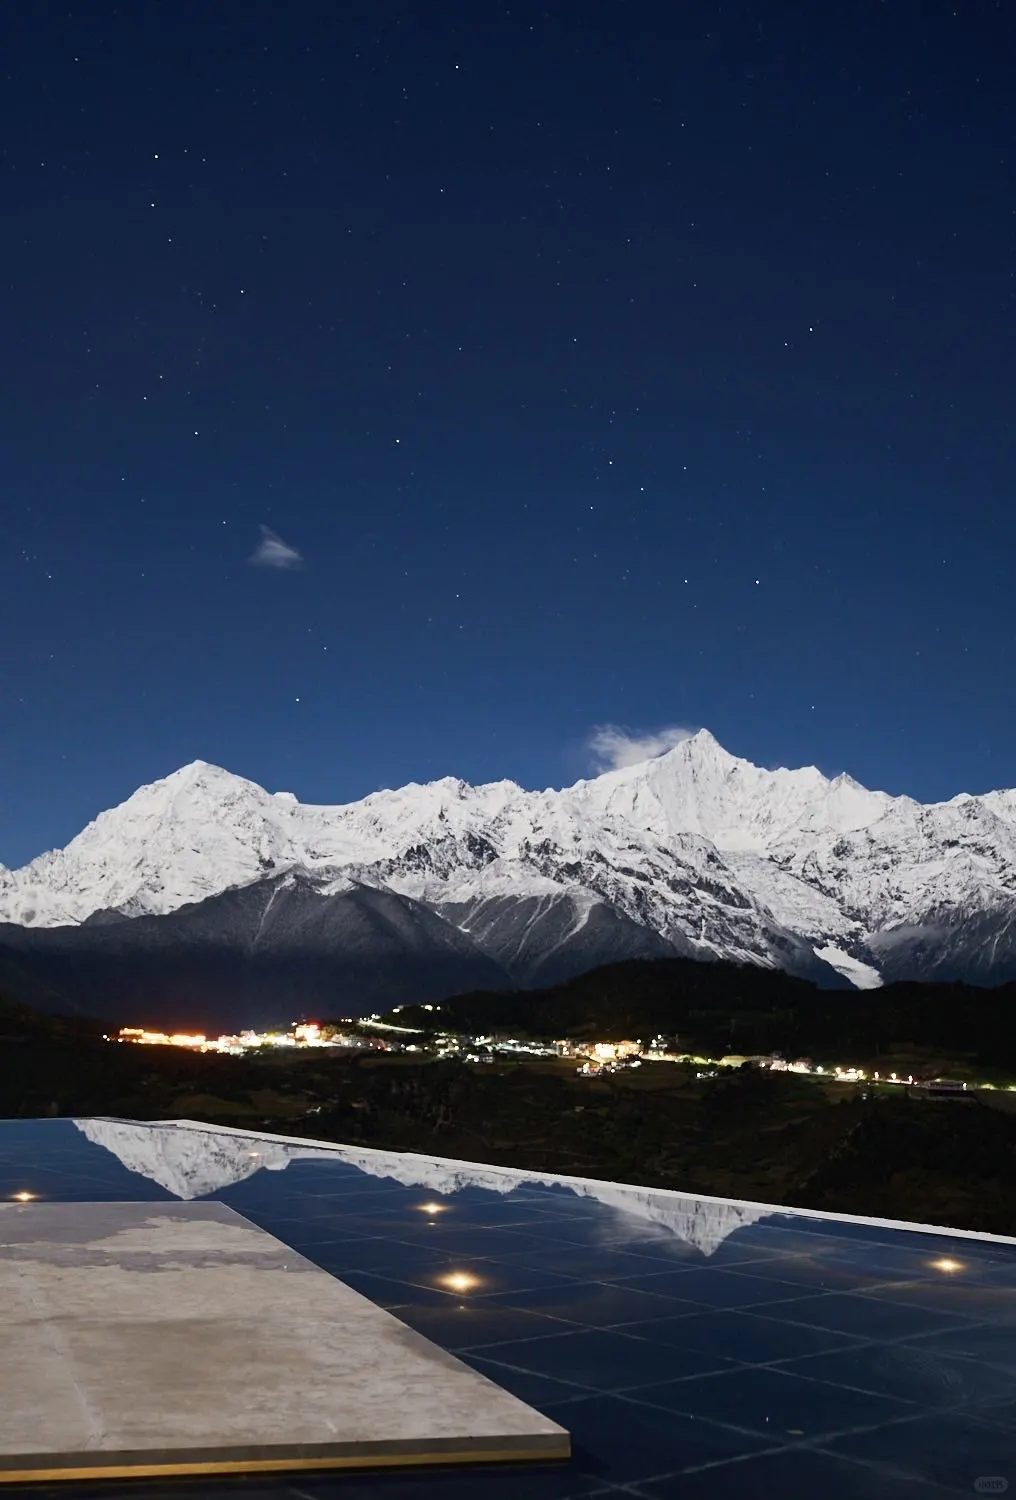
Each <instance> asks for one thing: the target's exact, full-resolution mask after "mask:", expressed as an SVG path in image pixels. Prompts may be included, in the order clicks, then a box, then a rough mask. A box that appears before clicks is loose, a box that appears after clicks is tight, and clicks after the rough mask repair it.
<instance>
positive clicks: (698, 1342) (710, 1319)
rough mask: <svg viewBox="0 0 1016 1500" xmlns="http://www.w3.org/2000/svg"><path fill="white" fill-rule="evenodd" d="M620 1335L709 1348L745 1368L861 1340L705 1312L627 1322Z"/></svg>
mask: <svg viewBox="0 0 1016 1500" xmlns="http://www.w3.org/2000/svg"><path fill="white" fill-rule="evenodd" d="M618 1332H622V1333H629V1334H633V1335H635V1336H637V1337H639V1338H643V1339H647V1340H649V1341H651V1342H654V1343H661V1344H677V1345H678V1346H679V1347H682V1348H686V1349H707V1350H709V1351H711V1352H712V1353H715V1354H721V1355H723V1357H724V1358H725V1359H733V1360H738V1361H740V1362H741V1363H743V1364H751V1365H754V1364H768V1363H770V1362H772V1361H775V1360H784V1359H798V1358H800V1357H801V1355H804V1354H818V1353H819V1352H820V1351H823V1350H826V1349H839V1348H843V1347H845V1346H847V1345H849V1344H851V1343H856V1342H858V1341H857V1340H855V1339H851V1338H850V1337H849V1336H848V1335H847V1334H843V1333H838V1332H836V1331H834V1330H833V1329H829V1328H811V1327H806V1326H804V1325H802V1324H794V1323H785V1322H781V1321H780V1320H779V1319H777V1318H770V1317H762V1316H760V1315H758V1314H756V1313H749V1312H740V1311H738V1312H731V1311H729V1310H728V1311H724V1312H703V1313H695V1314H694V1315H693V1316H691V1317H682V1318H664V1319H662V1320H661V1321H660V1322H658V1323H653V1322H650V1323H626V1324H624V1325H623V1326H622V1327H621V1328H620V1329H618Z"/></svg>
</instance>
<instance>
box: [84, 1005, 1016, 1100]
mask: <svg viewBox="0 0 1016 1500" xmlns="http://www.w3.org/2000/svg"><path fill="white" fill-rule="evenodd" d="M424 1009H428V1010H429V1009H431V1007H429V1006H425V1007H424ZM343 1025H346V1026H348V1028H349V1029H345V1030H344V1029H342V1027H343ZM410 1038H416V1040H410ZM105 1040H106V1041H109V1042H118V1043H133V1044H135V1045H138V1046H155V1047H183V1048H186V1049H188V1050H190V1051H193V1052H218V1053H224V1054H227V1055H229V1056H234V1057H239V1056H243V1055H245V1054H247V1053H251V1052H258V1051H263V1050H265V1049H272V1048H289V1049H300V1048H319V1047H327V1048H346V1049H353V1050H360V1051H378V1052H396V1053H398V1052H403V1053H412V1054H417V1055H419V1056H420V1058H421V1060H422V1059H423V1058H424V1057H430V1058H432V1059H436V1060H438V1061H440V1060H443V1059H447V1060H452V1059H454V1060H456V1061H460V1062H466V1063H475V1064H483V1063H488V1064H492V1063H494V1062H495V1060H501V1061H502V1062H504V1061H513V1060H514V1061H517V1062H523V1061H525V1060H526V1059H527V1058H533V1059H535V1058H557V1059H569V1058H570V1059H573V1060H574V1061H575V1063H576V1072H577V1073H579V1074H580V1075H582V1076H583V1077H588V1078H593V1077H597V1076H600V1075H609V1074H612V1073H617V1072H620V1071H622V1070H629V1069H633V1068H638V1067H641V1066H642V1065H643V1063H682V1064H684V1065H685V1066H691V1067H694V1068H695V1070H696V1077H698V1078H712V1077H716V1076H717V1075H718V1073H719V1070H720V1069H738V1068H755V1069H758V1070H761V1071H769V1072H772V1073H781V1072H782V1073H796V1074H801V1075H804V1076H809V1077H814V1078H816V1079H821V1080H822V1081H824V1082H826V1083H853V1084H869V1085H879V1086H888V1087H894V1086H895V1087H905V1088H915V1089H921V1090H926V1091H928V1092H931V1093H941V1094H947V1095H948V1094H966V1093H973V1092H976V1091H977V1090H979V1089H990V1090H998V1089H1003V1090H1007V1091H1008V1092H1011V1093H1016V1082H1013V1083H1008V1084H1000V1083H997V1082H988V1081H978V1080H972V1079H971V1080H959V1079H950V1078H920V1077H916V1076H915V1075H914V1074H912V1073H908V1074H905V1075H904V1074H902V1073H900V1074H897V1073H895V1072H890V1071H886V1072H881V1071H877V1070H865V1069H863V1068H858V1067H853V1066H851V1065H849V1064H846V1063H843V1064H841V1063H836V1064H831V1065H828V1064H821V1063H816V1062H814V1061H813V1060H812V1059H811V1058H808V1057H800V1058H793V1059H788V1058H784V1057H781V1056H779V1055H778V1054H769V1055H764V1056H763V1055H758V1054H755V1055H747V1054H739V1053H738V1054H734V1053H730V1054H727V1055H726V1056H723V1057H703V1056H701V1055H700V1054H697V1053H690V1052H679V1051H673V1050H669V1048H668V1045H667V1038H665V1037H662V1036H658V1037H654V1038H653V1039H652V1040H651V1041H650V1042H648V1043H644V1042H642V1041H633V1040H622V1041H548V1042H540V1041H534V1040H529V1039H526V1040H522V1039H519V1038H516V1037H504V1036H462V1035H459V1034H457V1033H451V1032H438V1033H437V1034H436V1035H433V1036H426V1037H424V1036H423V1034H422V1033H421V1032H419V1031H417V1030H416V1029H415V1028H411V1027H403V1026H399V1025H398V1024H396V1023H393V1022H391V1021H385V1020H383V1019H382V1018H381V1017H380V1016H366V1017H363V1018H362V1019H361V1020H358V1021H349V1022H347V1023H341V1024H331V1023H322V1022H317V1021H301V1022H295V1023H294V1024H293V1025H292V1026H291V1027H290V1029H289V1030H288V1031H281V1030H276V1031H266V1032H258V1031H242V1032H239V1033H238V1034H236V1035H234V1036H216V1037H212V1036H206V1035H205V1034H204V1033H202V1032H163V1031H149V1030H146V1029H145V1028H144V1027H140V1026H123V1027H121V1028H120V1030H119V1031H118V1032H117V1033H116V1034H115V1035H106V1037H105Z"/></svg>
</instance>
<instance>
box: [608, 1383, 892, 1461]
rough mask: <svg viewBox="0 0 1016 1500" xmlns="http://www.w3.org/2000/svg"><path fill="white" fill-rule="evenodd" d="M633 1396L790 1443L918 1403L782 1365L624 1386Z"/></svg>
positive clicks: (877, 1418)
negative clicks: (840, 1386)
mask: <svg viewBox="0 0 1016 1500" xmlns="http://www.w3.org/2000/svg"><path fill="white" fill-rule="evenodd" d="M625 1395H626V1396H627V1397H628V1398H629V1399H630V1400H633V1401H635V1400H638V1401H644V1402H646V1403H647V1404H648V1405H650V1406H661V1407H665V1408H666V1410H668V1411H676V1412H681V1413H682V1414H683V1415H684V1416H690V1417H708V1418H709V1419H710V1421H714V1422H724V1423H728V1424H730V1425H733V1426H740V1427H749V1428H751V1430H752V1431H753V1432H759V1433H761V1434H762V1435H763V1436H764V1437H768V1438H772V1439H773V1440H774V1441H778V1442H781V1443H787V1442H791V1441H794V1440H796V1439H798V1438H807V1439H809V1440H810V1441H818V1440H820V1439H822V1438H823V1437H826V1436H828V1435H830V1434H832V1433H837V1432H843V1431H846V1430H849V1429H852V1428H855V1427H864V1426H871V1425H874V1424H875V1423H878V1422H885V1421H892V1420H893V1419H895V1418H898V1417H901V1416H907V1415H911V1416H912V1415H915V1414H916V1413H917V1412H918V1411H919V1410H920V1408H918V1407H916V1406H914V1405H913V1404H912V1403H907V1402H904V1401H900V1400H897V1399H894V1398H893V1397H890V1396H876V1395H872V1394H868V1393H865V1392H862V1391H852V1390H844V1389H837V1390H834V1389H833V1388H832V1387H831V1386H828V1385H823V1384H822V1382H821V1381H817V1380H807V1379H804V1378H802V1377H800V1376H798V1375H787V1374H784V1373H783V1372H782V1371H781V1370H778V1369H762V1368H758V1367H754V1368H748V1369H735V1370H731V1371H724V1372H721V1373H718V1374H714V1375H709V1376H705V1377H703V1378H701V1379H696V1380H672V1381H668V1382H666V1383H664V1384H661V1385H655V1386H645V1387H641V1388H640V1389H638V1390H633V1391H626V1392H625Z"/></svg>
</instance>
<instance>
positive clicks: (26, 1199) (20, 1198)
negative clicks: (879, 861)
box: [11, 1188, 35, 1203]
mask: <svg viewBox="0 0 1016 1500" xmlns="http://www.w3.org/2000/svg"><path fill="white" fill-rule="evenodd" d="M11 1197H12V1198H13V1199H14V1201H15V1202H16V1203H31V1202H32V1201H33V1200H34V1198H35V1194H34V1193H30V1192H28V1190H27V1189H26V1188H22V1190H21V1192H20V1193H12V1194H11Z"/></svg>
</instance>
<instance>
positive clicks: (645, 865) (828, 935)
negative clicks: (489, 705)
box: [0, 731, 1016, 1009]
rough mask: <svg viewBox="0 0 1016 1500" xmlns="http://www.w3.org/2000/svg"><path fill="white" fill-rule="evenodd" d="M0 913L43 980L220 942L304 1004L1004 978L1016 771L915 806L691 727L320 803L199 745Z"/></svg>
mask: <svg viewBox="0 0 1016 1500" xmlns="http://www.w3.org/2000/svg"><path fill="white" fill-rule="evenodd" d="M0 922H3V923H5V924H7V925H6V926H4V927H2V928H0V957H2V955H3V953H4V952H6V953H7V955H8V957H9V958H10V957H12V956H16V957H17V961H18V963H19V964H20V965H21V967H22V969H23V970H25V971H26V972H33V973H36V972H38V973H41V974H44V975H45V976H46V978H47V981H48V982H51V983H53V984H54V985H55V986H56V987H57V988H59V987H60V984H61V983H62V982H63V980H62V978H61V976H63V975H64V974H65V973H67V972H70V971H71V970H74V971H75V972H77V973H79V974H80V973H81V972H83V971H84V970H86V969H87V968H88V966H89V964H92V965H93V966H94V976H95V982H96V983H99V982H101V983H102V984H103V985H105V984H106V983H107V978H106V976H107V975H108V974H109V972H110V965H111V964H112V962H113V959H114V958H115V960H116V965H115V966H119V970H120V973H121V974H125V973H126V972H127V971H128V970H131V972H132V973H133V975H134V978H133V979H132V980H131V984H130V988H131V991H132V993H137V992H138V987H139V986H140V988H141V990H144V989H146V988H147V986H148V985H149V983H150V970H151V965H152V961H153V955H156V954H158V955H159V962H160V963H161V965H162V967H163V972H164V974H169V973H170V972H171V971H172V969H173V963H178V968H177V971H176V973H175V976H174V978H173V980H172V984H170V981H169V980H168V979H167V980H166V985H168V986H169V987H170V988H173V987H175V988H176V989H177V990H179V989H180V987H181V986H182V987H183V988H187V986H193V985H195V984H197V983H198V973H199V970H200V968H201V965H202V963H204V964H205V972H206V973H208V972H210V969H209V964H210V960H211V954H212V952H213V951H214V952H215V953H217V954H218V960H217V962H218V961H219V960H221V962H219V970H220V978H221V976H222V975H229V976H232V977H231V978H228V980H227V979H222V982H223V983H225V984H226V987H227V989H228V988H229V986H230V985H231V986H232V989H233V991H234V992H235V994H236V995H237V997H238V1003H240V1001H242V996H243V994H244V993H246V992H247V991H248V990H249V987H250V986H251V985H255V987H256V986H257V984H258V983H259V982H260V981H259V980H258V979H256V977H255V976H256V975H260V976H261V977H262V978H264V980H265V984H266V986H268V987H269V988H270V987H271V986H277V985H278V984H281V983H283V976H285V975H287V974H288V975H293V974H294V972H295V970H296V969H297V968H298V967H299V966H301V965H302V968H303V973H304V976H305V977H306V976H307V975H309V974H310V972H311V971H312V970H313V971H314V972H315V973H317V974H318V975H319V978H320V985H319V984H318V983H317V982H315V984H314V985H313V986H312V987H311V992H310V998H311V999H312V1000H313V1002H314V1003H313V1005H312V1006H311V1008H313V1009H320V1005H319V1003H318V994H319V989H320V986H322V985H323V986H324V988H325V989H326V990H327V992H328V993H329V994H331V995H335V996H336V998H337V999H339V1000H341V1001H344V1002H348V1001H349V999H350V998H356V997H357V996H358V997H359V998H360V1000H361V1001H362V1002H363V1003H362V1004H361V1006H360V1008H361V1009H369V1008H373V1007H375V1006H376V1005H377V1004H387V1003H391V1001H392V999H393V997H394V996H395V994H396V993H398V994H399V995H400V998H403V999H427V998H432V997H433V996H434V995H435V994H437V993H439V992H442V991H443V992H444V993H447V992H448V989H449V987H450V988H451V989H456V988H457V989H465V988H474V987H477V986H481V985H486V986H488V987H496V986H498V985H501V986H504V985H514V986H532V985H539V984H550V983H554V982H557V981H559V980H561V979H563V978H565V977H567V976H568V975H570V974H574V973H577V972H581V971H582V970H583V969H587V968H590V967H593V966H594V965H596V964H600V963H604V962H610V961H613V960H617V959H621V958H627V957H655V956H673V955H674V954H679V955H685V956H691V957H697V958H703V959H711V958H729V959H734V960H736V961H740V962H750V963H755V964H761V965H764V966H767V967H778V968H782V969H786V970H787V971H789V972H791V973H794V974H798V975H801V976H804V977H808V978H812V979H816V980H817V981H818V982H819V983H820V984H827V985H829V984H836V983H840V984H847V983H850V984H855V985H860V986H862V987H867V986H871V985H876V984H878V983H880V982H882V980H883V979H893V978H905V977H912V978H942V979H965V980H972V981H973V982H979V983H996V982H1001V981H1003V980H1006V979H1009V978H1013V977H1016V792H1006V791H1002V792H992V793H989V794H987V795H985V796H981V797H975V796H968V795H960V796H957V797H954V798H953V799H951V800H950V801H948V802H944V803H939V804H934V805H929V806H924V805H921V804H920V803H917V802H914V801H913V800H911V799H909V798H906V797H890V796H888V795H887V794H885V793H883V792H871V791H868V790H866V789H865V788H864V787H861V786H859V785H858V784H857V783H856V782H855V781H853V780H851V779H850V777H847V776H839V777H836V778H835V779H829V778H827V777H825V776H823V775H822V774H821V773H820V772H819V771H817V770H816V769H815V768H813V767H809V768H805V769H803V770H784V769H781V770H775V771H769V770H764V769H762V768H760V767H758V766H754V765H752V764H751V763H750V762H748V761H745V760H741V759H738V758H737V757H735V756H732V755H730V754H728V753H727V752H726V751H725V750H724V749H723V748H722V747H721V746H720V745H719V744H718V743H717V742H716V740H715V739H714V738H713V737H712V736H711V735H710V734H708V732H706V731H701V732H700V733H699V734H696V735H694V736H692V737H690V738H689V739H687V740H685V741H683V742H682V743H680V744H679V745H677V746H676V747H675V748H674V749H673V750H671V751H669V752H668V753H667V754H665V755H662V756H660V757H658V758H657V759H654V760H649V761H645V762H642V763H641V764H638V765H634V766H629V767H626V768H624V769H622V770H617V771H612V772H609V773H607V774H605V775H602V776H599V777H597V778H595V779H593V780H589V781H580V782H578V783H577V784H576V785H575V786H572V787H568V788H565V789H564V790H562V791H555V790H548V791H542V792H531V791H525V790H523V789H522V788H521V787H519V786H517V785H515V784H514V783H513V782H509V781H503V782H496V783H493V784H491V785H488V786H479V787H474V786H470V785H468V784H467V783H465V782H462V781H458V780H455V779H453V778H446V779H444V780H441V781H436V782H432V783H429V784H427V785H415V784H414V785H410V786H406V787H403V788H400V789H398V790H395V791H382V792H377V793H374V794H373V795H371V796H369V797H366V798H364V799H363V800H362V801H360V802H355V803H350V804H348V805H343V806H335V807H331V806H309V805H302V804H301V803H299V802H298V801H297V800H296V799H295V798H294V797H293V796H291V795H289V794H286V793H275V794H271V793H268V792H266V791H264V790H263V789H262V788H261V787H259V786H257V785H255V784H254V783H253V782H250V781H246V780H244V779H243V778H242V777H238V776H234V775H231V774H230V773H229V772H227V771H224V770H221V769H219V768H218V767H215V766H211V765H207V764H206V763H204V762H201V761H198V762H195V763H194V764H192V765H189V766H185V767H184V768H183V769H182V770H180V771H177V772H175V773H174V774H173V775H171V776H168V777H166V778H165V779H163V780H162V781H158V782H155V783H153V784H152V785H151V786H146V787H142V788H141V789H140V790H139V791H137V792H135V793H134V795H133V796H132V797H130V798H128V800H127V801H126V802H125V803H123V804H122V805H121V806H119V807H117V808H114V809H112V810H110V811H109V812H106V813H103V814H101V815H100V816H99V817H98V818H96V819H95V821H94V822H93V823H91V824H89V826H88V827H87V828H86V829H84V830H83V832H82V833H81V834H79V835H78V836H77V838H75V839H73V840H72V841H71V843H70V844H68V845H67V847H66V848H65V849H62V850H57V851H53V852H51V853H48V854H44V855H42V856H40V857H39V858H38V859H36V860H33V861H32V863H31V864H29V865H26V866H25V867H24V868H22V869H20V870H13V871H12V870H4V869H0ZM171 955H175V957H174V958H173V959H172V961H170V956H171ZM125 966H126V967H125ZM132 966H133V968H132ZM238 976H239V977H238ZM269 976H271V977H269ZM375 980H377V982H376V983H375ZM198 987H199V988H200V987H201V986H200V985H199V986H198ZM291 988H292V996H293V1002H294V1004H296V1002H297V1001H298V1000H299V998H300V996H301V995H303V996H304V998H307V996H308V991H307V989H306V987H305V986H304V987H301V983H299V982H294V984H293V986H292V987H291ZM287 993H288V992H287ZM80 998H87V997H82V996H81V995H80V986H79V999H80ZM303 1008H306V1007H303Z"/></svg>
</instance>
